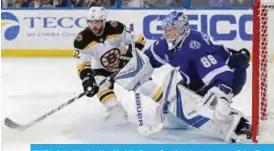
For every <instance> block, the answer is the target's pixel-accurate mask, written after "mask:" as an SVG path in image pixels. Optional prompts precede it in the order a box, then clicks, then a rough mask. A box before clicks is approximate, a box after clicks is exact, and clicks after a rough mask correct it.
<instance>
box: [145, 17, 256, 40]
mask: <svg viewBox="0 0 274 151" xmlns="http://www.w3.org/2000/svg"><path fill="white" fill-rule="evenodd" d="M187 16H188V19H189V22H190V26H191V28H192V29H196V30H200V31H202V32H204V33H206V34H209V35H210V36H211V37H212V38H213V39H214V40H234V39H235V38H237V36H239V38H240V39H241V40H243V41H251V40H252V30H251V29H252V28H251V24H252V15H251V14H244V15H239V16H236V15H233V14H216V15H208V14H199V15H195V14H188V15H187ZM164 17H165V15H148V16H145V17H144V19H143V33H144V36H145V37H146V38H147V39H155V38H156V39H158V38H160V36H161V33H162V30H163V29H162V27H161V21H162V20H163V18H164ZM248 23H249V24H248Z"/></svg>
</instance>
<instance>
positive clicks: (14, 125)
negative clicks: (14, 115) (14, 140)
mask: <svg viewBox="0 0 274 151" xmlns="http://www.w3.org/2000/svg"><path fill="white" fill-rule="evenodd" d="M5 125H6V126H7V127H9V128H11V129H17V130H24V126H21V125H19V124H17V123H15V122H14V121H12V120H11V119H10V118H5Z"/></svg>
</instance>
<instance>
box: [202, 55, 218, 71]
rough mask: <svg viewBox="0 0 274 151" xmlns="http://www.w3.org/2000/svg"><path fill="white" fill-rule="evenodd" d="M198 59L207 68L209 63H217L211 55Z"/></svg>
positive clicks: (209, 65)
mask: <svg viewBox="0 0 274 151" xmlns="http://www.w3.org/2000/svg"><path fill="white" fill-rule="evenodd" d="M200 61H201V62H202V64H203V66H204V67H205V68H209V67H211V65H214V64H217V60H216V59H215V58H214V57H213V56H212V55H207V56H205V57H202V58H201V60H200Z"/></svg>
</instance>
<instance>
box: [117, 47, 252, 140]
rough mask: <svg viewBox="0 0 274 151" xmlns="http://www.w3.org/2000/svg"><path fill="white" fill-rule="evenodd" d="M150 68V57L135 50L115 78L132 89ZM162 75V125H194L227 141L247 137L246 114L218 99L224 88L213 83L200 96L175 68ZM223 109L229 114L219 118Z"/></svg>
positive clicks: (120, 83) (150, 70)
mask: <svg viewBox="0 0 274 151" xmlns="http://www.w3.org/2000/svg"><path fill="white" fill-rule="evenodd" d="M153 70H154V69H153V68H152V66H151V64H150V62H149V58H148V57H147V56H146V55H144V54H143V53H142V52H140V51H139V50H136V53H133V58H132V59H131V60H130V61H129V63H128V64H127V65H126V66H125V67H124V68H123V69H122V70H121V71H120V72H119V73H118V74H117V76H116V77H115V80H116V82H117V83H118V84H119V85H121V86H122V87H124V88H125V89H127V90H133V89H134V87H136V86H137V85H139V84H140V85H141V86H142V85H143V84H145V83H146V81H148V79H149V78H150V77H151V75H152V73H153ZM165 79H166V80H165V83H164V84H163V97H164V104H163V105H162V112H161V113H160V114H163V117H164V118H163V123H164V125H165V126H164V127H166V128H182V129H187V128H189V127H194V128H197V129H200V130H202V131H205V132H207V133H208V134H209V135H211V136H214V137H217V138H221V139H223V140H225V141H226V142H241V141H246V140H247V139H250V137H251V133H250V125H249V124H248V121H247V120H246V118H244V117H243V116H242V114H241V113H240V112H239V111H237V110H234V109H232V108H230V106H229V105H226V103H225V102H224V100H222V99H221V98H222V97H224V96H223V95H224V94H223V93H224V92H223V91H221V90H220V89H223V88H216V87H214V88H212V90H210V91H209V93H208V94H207V95H205V96H204V97H203V98H202V97H201V96H200V95H197V94H196V93H194V92H192V91H190V90H189V89H187V88H185V87H184V86H183V84H181V83H180V81H181V79H182V77H181V75H180V74H179V73H178V71H177V70H175V69H174V70H172V71H171V72H170V73H169V74H168V76H167V77H166V78H165ZM224 88H225V87H224ZM231 97H232V96H231ZM223 110H226V111H227V112H229V114H228V115H227V116H226V117H225V118H224V117H221V118H219V116H220V111H223ZM221 113H222V112H221ZM225 115H226V114H225Z"/></svg>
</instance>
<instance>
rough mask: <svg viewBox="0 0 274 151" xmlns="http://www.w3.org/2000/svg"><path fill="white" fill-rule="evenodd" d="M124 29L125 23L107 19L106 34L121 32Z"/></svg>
mask: <svg viewBox="0 0 274 151" xmlns="http://www.w3.org/2000/svg"><path fill="white" fill-rule="evenodd" d="M124 29H125V25H124V24H122V23H121V22H119V21H107V22H106V26H105V31H106V33H107V34H108V35H113V34H122V33H123V31H124Z"/></svg>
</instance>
